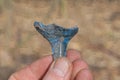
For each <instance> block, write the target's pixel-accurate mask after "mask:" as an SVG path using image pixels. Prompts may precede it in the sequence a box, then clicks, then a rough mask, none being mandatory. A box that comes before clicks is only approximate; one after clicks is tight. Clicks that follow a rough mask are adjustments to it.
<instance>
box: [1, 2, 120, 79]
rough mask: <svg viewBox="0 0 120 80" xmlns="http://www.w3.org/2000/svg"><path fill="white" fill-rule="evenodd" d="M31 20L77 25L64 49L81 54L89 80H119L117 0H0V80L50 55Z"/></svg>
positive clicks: (118, 10) (118, 4)
mask: <svg viewBox="0 0 120 80" xmlns="http://www.w3.org/2000/svg"><path fill="white" fill-rule="evenodd" d="M34 21H39V22H43V23H44V24H52V23H55V24H57V25H60V26H63V27H67V28H68V27H73V26H75V25H77V26H78V27H79V32H78V34H77V35H76V36H75V37H74V38H73V39H72V40H71V41H70V43H69V45H68V49H76V50H79V51H80V52H81V56H82V57H83V59H84V60H85V61H86V62H87V63H88V64H89V66H90V69H91V71H92V73H93V75H94V79H95V80H120V0H0V80H7V79H8V77H9V76H10V75H11V74H12V73H13V72H15V71H17V70H19V69H21V68H22V67H24V66H26V65H28V64H31V63H32V62H34V61H35V60H37V59H38V58H41V57H43V56H45V55H49V54H51V53H52V52H51V47H50V44H49V43H48V41H46V40H45V39H44V38H43V37H42V36H41V35H40V34H39V33H38V32H37V31H36V30H35V28H34V26H33V23H34Z"/></svg>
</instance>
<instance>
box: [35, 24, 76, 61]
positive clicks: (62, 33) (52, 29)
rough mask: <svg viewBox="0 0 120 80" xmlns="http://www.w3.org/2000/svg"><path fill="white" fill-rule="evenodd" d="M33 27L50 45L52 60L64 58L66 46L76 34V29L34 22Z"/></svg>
mask: <svg viewBox="0 0 120 80" xmlns="http://www.w3.org/2000/svg"><path fill="white" fill-rule="evenodd" d="M34 26H35V28H36V30H37V31H38V32H39V33H40V34H42V36H43V37H44V38H46V39H47V40H48V41H49V43H50V44H51V47H52V52H53V58H54V60H56V59H57V58H59V57H63V56H66V48H67V44H68V42H69V41H70V39H72V37H73V36H74V35H75V34H76V33H77V32H78V27H73V28H69V29H67V28H63V27H61V26H58V25H56V24H49V25H44V24H42V23H41V22H34Z"/></svg>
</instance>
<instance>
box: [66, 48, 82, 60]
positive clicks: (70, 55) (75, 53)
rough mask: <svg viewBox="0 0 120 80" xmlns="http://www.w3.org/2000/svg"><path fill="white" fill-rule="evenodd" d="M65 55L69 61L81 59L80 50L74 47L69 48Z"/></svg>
mask: <svg viewBox="0 0 120 80" xmlns="http://www.w3.org/2000/svg"><path fill="white" fill-rule="evenodd" d="M67 57H68V59H69V60H70V61H71V62H73V61H74V60H76V59H81V56H80V52H79V51H77V50H74V49H69V50H68V51H67Z"/></svg>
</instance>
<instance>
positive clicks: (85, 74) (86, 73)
mask: <svg viewBox="0 0 120 80" xmlns="http://www.w3.org/2000/svg"><path fill="white" fill-rule="evenodd" d="M76 80H93V76H92V73H91V71H90V70H89V69H83V70H81V71H80V72H79V73H78V74H77V76H76Z"/></svg>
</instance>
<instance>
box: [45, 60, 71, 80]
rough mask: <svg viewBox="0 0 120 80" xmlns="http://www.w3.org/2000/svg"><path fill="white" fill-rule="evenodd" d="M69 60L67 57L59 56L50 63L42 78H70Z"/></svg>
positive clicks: (52, 79) (48, 79) (54, 79)
mask: <svg viewBox="0 0 120 80" xmlns="http://www.w3.org/2000/svg"><path fill="white" fill-rule="evenodd" d="M71 71H72V65H71V62H70V61H69V60H68V59H67V58H59V59H58V60H56V61H55V62H53V64H52V65H51V67H50V69H49V70H48V72H47V74H46V75H45V77H44V78H43V80H70V75H71Z"/></svg>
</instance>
